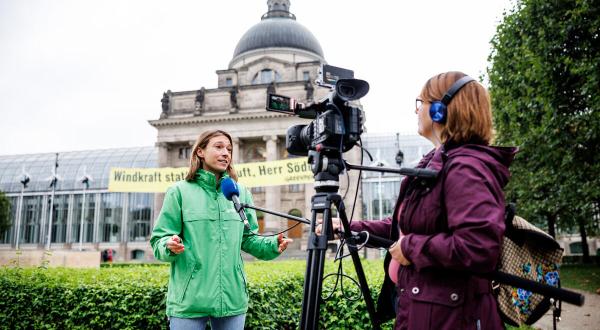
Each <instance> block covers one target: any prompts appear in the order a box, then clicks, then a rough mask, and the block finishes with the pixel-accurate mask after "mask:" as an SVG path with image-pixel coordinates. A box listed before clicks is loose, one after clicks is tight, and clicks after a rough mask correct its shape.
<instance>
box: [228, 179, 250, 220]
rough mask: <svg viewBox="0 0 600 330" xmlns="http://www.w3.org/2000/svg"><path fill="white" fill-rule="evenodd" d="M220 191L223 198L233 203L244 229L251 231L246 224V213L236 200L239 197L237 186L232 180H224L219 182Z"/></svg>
mask: <svg viewBox="0 0 600 330" xmlns="http://www.w3.org/2000/svg"><path fill="white" fill-rule="evenodd" d="M221 191H222V192H223V195H225V198H227V199H228V200H230V201H232V202H233V207H234V208H235V210H236V211H237V213H238V214H239V215H240V218H242V221H243V222H244V226H245V227H246V229H248V230H251V229H250V223H248V218H246V213H245V212H244V208H243V207H242V204H241V203H240V199H239V198H238V196H239V195H240V188H239V187H238V184H237V183H236V182H235V181H233V179H232V178H225V179H223V181H221Z"/></svg>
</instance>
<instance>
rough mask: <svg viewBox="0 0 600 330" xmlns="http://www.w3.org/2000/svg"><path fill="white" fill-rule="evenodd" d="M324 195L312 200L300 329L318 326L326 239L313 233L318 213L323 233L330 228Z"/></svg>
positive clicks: (306, 329) (328, 210) (329, 211)
mask: <svg viewBox="0 0 600 330" xmlns="http://www.w3.org/2000/svg"><path fill="white" fill-rule="evenodd" d="M326 197H327V195H326V194H316V195H315V196H313V200H312V205H313V207H312V218H311V224H310V236H309V239H308V247H307V250H308V256H307V259H306V274H305V277H304V297H303V300H302V316H301V319H300V329H302V330H312V329H317V326H318V324H319V306H320V302H321V290H322V285H323V269H324V264H325V252H326V250H327V237H326V236H317V235H316V233H315V228H316V219H317V214H318V213H321V212H322V213H323V232H328V230H329V228H330V227H331V210H330V206H331V204H330V202H329V201H328V200H327V199H326Z"/></svg>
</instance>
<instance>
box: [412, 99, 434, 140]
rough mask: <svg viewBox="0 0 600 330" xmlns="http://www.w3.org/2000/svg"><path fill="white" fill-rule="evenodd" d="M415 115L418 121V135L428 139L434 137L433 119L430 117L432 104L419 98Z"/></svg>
mask: <svg viewBox="0 0 600 330" xmlns="http://www.w3.org/2000/svg"><path fill="white" fill-rule="evenodd" d="M419 100H420V101H419ZM416 103H417V104H416V108H415V113H416V114H417V119H418V124H419V128H418V133H419V135H421V136H422V137H424V138H426V139H430V138H432V137H433V132H432V124H433V122H432V121H431V117H430V116H429V107H430V106H431V103H429V102H427V101H424V100H423V98H422V97H421V96H419V97H417V102H416Z"/></svg>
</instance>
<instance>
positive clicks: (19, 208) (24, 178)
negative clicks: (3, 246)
mask: <svg viewBox="0 0 600 330" xmlns="http://www.w3.org/2000/svg"><path fill="white" fill-rule="evenodd" d="M30 179H31V178H30V177H29V175H28V174H27V173H25V169H23V174H22V175H21V176H20V177H19V181H20V182H21V184H22V185H23V186H22V187H21V194H20V195H19V202H18V205H17V221H16V225H17V236H16V237H15V250H18V249H19V238H20V237H21V213H23V193H24V192H25V188H27V184H28V183H29V181H30Z"/></svg>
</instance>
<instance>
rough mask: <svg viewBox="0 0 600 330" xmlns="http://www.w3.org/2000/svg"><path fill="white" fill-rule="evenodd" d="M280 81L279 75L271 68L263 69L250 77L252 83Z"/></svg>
mask: <svg viewBox="0 0 600 330" xmlns="http://www.w3.org/2000/svg"><path fill="white" fill-rule="evenodd" d="M273 81H274V82H280V81H281V75H280V74H279V73H278V72H277V71H275V70H271V69H263V70H261V71H260V72H258V73H257V74H256V75H255V76H254V78H252V85H258V84H270V83H271V82H273Z"/></svg>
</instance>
